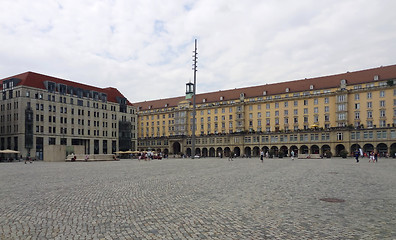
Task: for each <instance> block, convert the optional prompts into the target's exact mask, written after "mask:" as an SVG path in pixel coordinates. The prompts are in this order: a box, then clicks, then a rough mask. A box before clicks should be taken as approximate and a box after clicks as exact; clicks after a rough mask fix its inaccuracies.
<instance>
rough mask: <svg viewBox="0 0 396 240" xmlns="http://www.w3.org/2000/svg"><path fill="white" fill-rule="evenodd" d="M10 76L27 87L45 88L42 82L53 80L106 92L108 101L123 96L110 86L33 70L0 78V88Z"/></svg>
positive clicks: (113, 100) (114, 100)
mask: <svg viewBox="0 0 396 240" xmlns="http://www.w3.org/2000/svg"><path fill="white" fill-rule="evenodd" d="M11 78H18V79H20V80H21V82H19V83H18V85H23V86H28V87H34V88H40V89H46V88H45V85H44V82H45V81H51V82H55V83H61V84H65V85H67V86H72V87H76V88H81V89H84V90H92V91H96V92H99V93H105V94H107V101H109V102H115V103H116V102H117V99H116V98H117V97H122V98H125V97H124V95H122V94H121V93H120V92H119V91H118V90H117V89H116V88H112V87H108V88H98V87H94V86H91V85H86V84H82V83H78V82H72V81H69V80H64V79H61V78H56V77H51V76H47V75H43V74H39V73H35V72H25V73H21V74H18V75H15V76H11V77H7V78H4V79H1V80H0V82H1V85H0V89H2V88H3V84H2V83H3V80H8V79H11ZM128 104H129V105H131V103H130V102H129V101H128Z"/></svg>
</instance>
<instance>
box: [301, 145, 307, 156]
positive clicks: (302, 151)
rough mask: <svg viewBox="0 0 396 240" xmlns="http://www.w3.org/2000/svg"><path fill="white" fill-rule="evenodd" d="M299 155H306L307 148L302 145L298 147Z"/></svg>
mask: <svg viewBox="0 0 396 240" xmlns="http://www.w3.org/2000/svg"><path fill="white" fill-rule="evenodd" d="M300 153H301V154H308V146H307V145H302V146H301V147H300Z"/></svg>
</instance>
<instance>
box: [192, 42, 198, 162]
mask: <svg viewBox="0 0 396 240" xmlns="http://www.w3.org/2000/svg"><path fill="white" fill-rule="evenodd" d="M193 53H194V55H193V71H194V85H193V123H192V137H191V145H192V147H191V148H192V149H191V151H192V154H191V158H192V159H194V157H195V115H196V106H195V95H196V90H197V59H198V57H197V54H198V53H197V39H195V44H194V52H193Z"/></svg>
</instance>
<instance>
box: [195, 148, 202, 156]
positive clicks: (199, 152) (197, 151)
mask: <svg viewBox="0 0 396 240" xmlns="http://www.w3.org/2000/svg"><path fill="white" fill-rule="evenodd" d="M195 155H196V156H201V149H200V148H196V149H195Z"/></svg>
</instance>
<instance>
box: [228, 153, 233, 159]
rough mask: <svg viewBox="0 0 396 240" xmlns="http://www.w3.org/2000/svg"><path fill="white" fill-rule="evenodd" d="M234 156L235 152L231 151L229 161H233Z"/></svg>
mask: <svg viewBox="0 0 396 240" xmlns="http://www.w3.org/2000/svg"><path fill="white" fill-rule="evenodd" d="M233 156H234V152H230V156H228V161H233V160H232V157H233Z"/></svg>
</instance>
